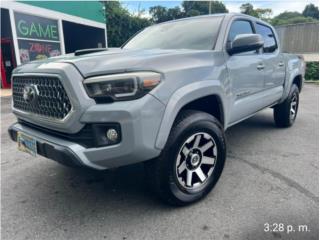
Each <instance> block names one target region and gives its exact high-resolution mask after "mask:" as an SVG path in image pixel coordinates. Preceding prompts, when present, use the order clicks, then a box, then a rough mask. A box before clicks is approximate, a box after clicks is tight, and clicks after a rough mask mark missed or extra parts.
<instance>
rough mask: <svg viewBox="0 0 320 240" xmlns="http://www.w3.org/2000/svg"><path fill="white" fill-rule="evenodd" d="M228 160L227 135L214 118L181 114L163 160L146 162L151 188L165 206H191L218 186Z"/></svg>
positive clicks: (199, 113) (195, 113)
mask: <svg viewBox="0 0 320 240" xmlns="http://www.w3.org/2000/svg"><path fill="white" fill-rule="evenodd" d="M225 158H226V145H225V137H224V131H223V128H222V126H221V125H220V123H219V122H218V120H217V119H216V118H214V117H213V116H212V115H210V114H207V113H204V112H199V111H192V110H187V111H183V112H182V113H180V114H179V116H178V118H177V120H176V122H175V124H174V126H173V128H172V131H171V133H170V136H169V138H168V141H167V144H166V146H165V148H164V149H163V151H162V153H161V155H160V157H158V158H157V159H155V160H152V161H148V162H146V169H147V175H149V178H150V183H151V187H152V189H153V190H155V192H156V194H157V195H158V196H159V197H160V198H161V199H162V200H164V201H165V202H167V203H169V204H172V205H179V206H182V205H187V204H190V203H193V202H196V201H198V200H200V199H201V198H203V197H204V196H206V195H207V194H208V193H209V192H210V191H211V189H212V188H213V187H214V186H215V184H216V183H217V181H218V179H219V177H220V175H221V173H222V170H223V166H224V162H225Z"/></svg>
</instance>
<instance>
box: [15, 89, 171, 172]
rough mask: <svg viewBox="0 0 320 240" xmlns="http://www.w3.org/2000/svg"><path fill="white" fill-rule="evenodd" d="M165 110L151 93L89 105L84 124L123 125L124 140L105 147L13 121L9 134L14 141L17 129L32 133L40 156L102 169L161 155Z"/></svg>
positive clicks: (83, 118)
mask: <svg viewBox="0 0 320 240" xmlns="http://www.w3.org/2000/svg"><path fill="white" fill-rule="evenodd" d="M164 109H165V106H164V105H163V104H162V103H161V102H159V100H157V99H156V98H154V97H153V96H151V95H146V96H145V97H143V98H141V99H138V100H134V101H130V102H117V103H113V104H97V105H93V106H91V107H89V108H88V109H87V110H86V111H85V113H84V114H83V115H82V116H81V118H80V119H79V120H78V121H80V122H81V123H82V124H84V125H85V124H91V123H119V124H120V126H121V135H122V136H121V142H120V143H118V144H115V145H110V146H104V147H85V146H83V145H81V144H79V143H76V142H73V141H70V140H69V139H64V138H61V137H59V136H56V135H54V134H50V132H48V131H46V132H44V131H41V129H37V128H33V127H32V126H30V125H26V124H23V123H15V124H13V125H12V126H11V127H10V128H9V134H10V136H11V139H12V140H14V141H16V135H17V132H23V133H25V134H27V135H29V136H32V137H33V138H35V139H36V141H37V151H38V153H39V155H42V156H44V157H47V158H50V159H53V160H55V161H57V162H60V163H63V164H65V165H72V166H87V167H90V168H94V169H100V170H103V169H108V168H115V167H119V166H124V165H128V164H133V163H137V162H141V161H145V160H148V159H152V158H155V157H157V156H159V155H160V150H159V149H157V148H156V147H155V141H156V137H157V134H158V130H159V127H160V123H161V120H162V116H163V113H164Z"/></svg>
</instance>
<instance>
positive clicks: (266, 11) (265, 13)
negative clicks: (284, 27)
mask: <svg viewBox="0 0 320 240" xmlns="http://www.w3.org/2000/svg"><path fill="white" fill-rule="evenodd" d="M240 11H241V13H243V14H247V15H250V16H253V17H256V18H261V19H265V20H267V19H269V18H270V15H271V14H272V10H271V9H270V8H256V9H254V7H253V5H252V4H251V3H244V4H242V5H241V6H240Z"/></svg>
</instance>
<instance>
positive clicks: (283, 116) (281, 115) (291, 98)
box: [273, 84, 299, 127]
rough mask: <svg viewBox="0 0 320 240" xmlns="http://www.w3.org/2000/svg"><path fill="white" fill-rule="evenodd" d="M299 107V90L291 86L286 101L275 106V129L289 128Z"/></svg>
mask: <svg viewBox="0 0 320 240" xmlns="http://www.w3.org/2000/svg"><path fill="white" fill-rule="evenodd" d="M298 107H299V88H298V86H297V85H296V84H293V85H292V86H291V89H290V92H289V95H288V97H287V99H286V100H285V101H284V102H282V103H280V104H278V105H276V106H275V107H274V110H273V116H274V121H275V124H276V126H277V127H290V126H292V125H293V123H294V121H295V120H296V118H297V114H298Z"/></svg>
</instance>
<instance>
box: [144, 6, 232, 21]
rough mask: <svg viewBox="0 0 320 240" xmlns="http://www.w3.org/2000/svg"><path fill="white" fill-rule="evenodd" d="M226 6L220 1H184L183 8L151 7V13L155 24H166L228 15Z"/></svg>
mask: <svg viewBox="0 0 320 240" xmlns="http://www.w3.org/2000/svg"><path fill="white" fill-rule="evenodd" d="M227 12H228V9H227V8H226V6H225V5H224V4H223V3H222V2H219V1H211V2H210V1H183V2H182V8H180V7H174V8H166V7H162V6H154V7H151V8H150V10H149V13H150V14H151V20H152V22H154V23H160V22H165V21H169V20H174V19H179V18H184V17H192V16H198V15H206V14H210V13H211V14H214V13H227Z"/></svg>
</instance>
